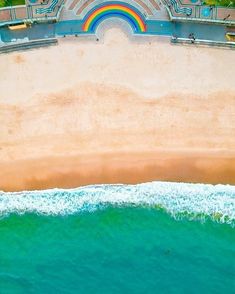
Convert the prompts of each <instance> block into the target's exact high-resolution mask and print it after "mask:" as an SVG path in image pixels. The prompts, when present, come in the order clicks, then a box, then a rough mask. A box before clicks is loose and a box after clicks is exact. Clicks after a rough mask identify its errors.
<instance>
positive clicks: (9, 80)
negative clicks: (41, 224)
mask: <svg viewBox="0 0 235 294" xmlns="http://www.w3.org/2000/svg"><path fill="white" fill-rule="evenodd" d="M140 40H141V41H139V42H136V41H132V42H131V41H130V40H128V38H127V36H126V35H125V34H124V33H123V32H122V31H120V30H118V29H115V28H113V29H111V30H108V31H107V32H106V33H105V38H104V39H103V40H101V41H99V42H96V41H94V40H87V41H85V40H82V39H80V38H75V39H69V40H68V39H66V40H63V41H60V44H59V46H56V47H51V48H47V49H45V48H44V49H39V50H33V51H26V52H23V53H12V54H8V55H1V56H0V72H1V77H0V90H1V92H0V189H2V190H7V191H10V190H11V191H12V190H22V189H43V188H50V187H77V186H79V185H85V184H94V183H116V182H119V183H136V182H146V181H152V180H169V181H186V182H204V183H230V184H235V67H234V66H233V64H234V63H235V52H234V51H232V50H222V49H214V48H196V47H184V46H174V45H170V44H169V43H168V41H164V40H162V39H160V40H159V38H149V39H148V38H145V39H144V40H143V39H140Z"/></svg>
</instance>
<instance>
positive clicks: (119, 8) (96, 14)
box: [82, 4, 146, 33]
mask: <svg viewBox="0 0 235 294" xmlns="http://www.w3.org/2000/svg"><path fill="white" fill-rule="evenodd" d="M118 12H121V13H122V14H125V15H126V16H127V17H130V18H131V19H132V20H134V22H135V24H136V25H137V27H138V29H139V31H140V32H142V33H144V32H146V25H145V23H144V21H143V18H142V17H141V16H140V15H139V14H138V13H137V12H135V10H133V9H132V8H130V7H128V6H125V5H123V4H108V5H105V6H102V7H99V8H97V9H95V10H94V11H93V12H92V13H91V14H90V15H89V16H88V17H87V19H86V21H85V23H84V24H83V26H82V29H83V31H84V32H88V31H90V30H91V28H92V25H93V23H94V22H95V21H96V20H97V19H99V18H101V17H102V16H103V15H104V14H107V13H110V14H112V15H113V14H114V15H115V13H118Z"/></svg>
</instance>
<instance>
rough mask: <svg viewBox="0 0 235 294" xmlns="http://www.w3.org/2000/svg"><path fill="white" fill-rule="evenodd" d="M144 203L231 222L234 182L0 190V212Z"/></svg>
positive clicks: (72, 210)
mask: <svg viewBox="0 0 235 294" xmlns="http://www.w3.org/2000/svg"><path fill="white" fill-rule="evenodd" d="M110 205H111V206H146V207H148V206H149V207H155V208H158V209H164V210H165V211H167V212H168V213H170V214H171V215H173V216H175V217H182V216H183V217H185V216H186V217H189V218H191V219H195V218H196V219H198V218H199V219H205V218H206V217H210V218H212V219H213V220H215V221H219V222H224V223H229V224H232V225H234V224H235V186H230V185H215V186H214V185H204V184H186V183H171V182H151V183H144V184H138V185H93V186H86V187H80V188H76V189H51V190H43V191H23V192H14V193H10V192H7V193H6V192H0V216H1V217H5V216H7V215H9V214H12V213H17V214H24V213H37V214H45V215H69V214H74V213H79V212H84V211H94V210H96V209H100V208H104V207H107V206H110Z"/></svg>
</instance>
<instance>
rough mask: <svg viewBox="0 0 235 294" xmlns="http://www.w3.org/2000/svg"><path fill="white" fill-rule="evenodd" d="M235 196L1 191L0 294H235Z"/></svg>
mask: <svg viewBox="0 0 235 294" xmlns="http://www.w3.org/2000/svg"><path fill="white" fill-rule="evenodd" d="M234 225H235V187H234V186H224V185H217V186H212V185H199V184H194V185H193V184H177V183H163V182H153V183H146V184H140V185H133V186H130V185H98V186H88V187H82V188H78V189H72V190H60V189H54V190H45V191H35V192H20V193H3V192H0V293H1V294H5V293H51V294H52V293H235V227H234Z"/></svg>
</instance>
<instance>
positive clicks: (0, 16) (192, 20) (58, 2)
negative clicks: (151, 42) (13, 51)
mask: <svg viewBox="0 0 235 294" xmlns="http://www.w3.org/2000/svg"><path fill="white" fill-rule="evenodd" d="M26 1H27V3H26V6H18V7H13V8H12V9H9V8H6V9H0V41H2V45H4V43H9V42H12V41H17V40H37V39H44V38H56V37H58V36H67V35H78V34H94V33H95V32H96V29H97V27H98V26H99V24H100V23H101V22H102V21H104V19H106V18H109V17H118V18H119V19H122V20H124V21H126V22H127V23H128V24H129V25H130V27H131V28H132V30H133V32H134V33H136V34H147V35H163V36H168V37H172V38H173V40H181V39H182V40H186V41H187V40H188V41H194V40H195V39H197V43H198V42H199V41H212V42H214V43H216V42H218V43H229V41H231V40H228V39H227V38H226V33H227V32H230V31H231V30H232V27H231V25H234V27H235V9H232V10H231V9H230V8H227V9H225V8H220V7H207V6H202V5H201V4H200V3H199V2H198V1H200V0H125V1H106V0H26ZM30 1H31V2H30ZM161 1H164V2H161ZM230 10H231V11H230ZM227 13H229V17H226V16H224V15H226V14H227ZM17 22H25V23H31V25H30V26H29V27H28V28H27V29H25V30H19V31H11V30H9V29H8V27H7V26H6V24H12V23H17ZM34 22H37V24H34ZM53 22H54V23H53ZM1 24H2V27H1ZM3 25H5V26H3ZM234 45H235V42H234Z"/></svg>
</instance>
